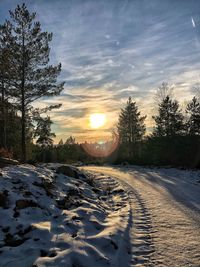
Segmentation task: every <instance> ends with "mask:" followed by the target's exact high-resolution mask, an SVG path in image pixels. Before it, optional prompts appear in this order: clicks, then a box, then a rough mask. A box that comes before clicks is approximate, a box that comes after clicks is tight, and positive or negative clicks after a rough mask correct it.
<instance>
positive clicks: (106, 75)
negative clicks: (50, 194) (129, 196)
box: [0, 0, 200, 141]
mask: <svg viewBox="0 0 200 267" xmlns="http://www.w3.org/2000/svg"><path fill="white" fill-rule="evenodd" d="M22 2H25V3H26V4H27V7H28V8H29V9H30V10H32V11H36V12H37V19H38V20H39V21H40V22H41V24H42V29H43V30H47V31H49V32H53V34H54V35H53V41H52V43H51V48H52V49H51V54H50V57H51V62H52V63H53V64H57V63H59V62H61V63H62V74H61V75H60V77H59V79H61V80H64V81H65V89H64V91H63V92H62V94H61V95H60V96H59V97H54V98H49V99H43V100H41V101H40V102H37V103H35V105H37V106H41V107H42V106H44V105H46V104H55V103H62V104H63V105H62V107H61V108H60V109H59V110H56V111H53V112H52V113H51V118H52V120H53V121H54V126H53V131H54V132H55V133H56V135H57V137H56V141H58V140H60V139H61V138H62V139H63V140H65V139H66V138H67V137H68V136H69V135H73V136H75V137H76V139H77V140H78V141H84V140H87V141H90V140H94V139H99V138H101V139H104V138H106V137H108V136H110V133H111V131H112V129H113V128H114V127H115V125H116V123H117V118H118V115H119V112H120V108H121V107H123V105H124V104H125V103H126V100H127V98H128V97H129V96H132V98H133V99H135V100H136V102H137V103H138V105H139V108H140V110H141V112H142V114H144V115H146V114H147V115H148V116H147V119H146V124H147V130H148V131H150V130H151V128H152V126H153V122H152V119H151V116H152V114H153V112H154V110H153V106H154V105H153V104H154V94H155V90H156V88H157V87H158V86H160V85H161V83H162V82H163V81H166V82H169V83H170V84H174V88H175V89H174V95H175V96H176V97H177V98H178V99H179V100H180V101H181V105H182V106H184V103H185V102H186V101H188V100H190V99H191V96H192V95H193V94H194V89H193V87H194V86H195V85H196V84H198V83H200V1H199V0H185V1H184V0H176V1H175V0H165V1H161V0H151V1H150V0H146V1H145V0H144V1H143V0H129V1H128V0H115V1H114V0H113V1H112V0H98V1H97V0H96V1H95V0H84V1H83V0H82V1H81V0H71V1H69V0H56V1H53V0H48V1H47V0H27V1H25V0H24V1H19V0H18V1H17V0H0V23H3V22H4V20H5V19H6V18H8V10H9V9H14V8H15V6H16V5H17V4H19V3H22ZM94 113H103V114H104V116H105V123H103V125H102V126H101V127H100V128H97V129H96V127H91V123H90V121H89V118H91V114H94ZM102 119H103V118H102Z"/></svg>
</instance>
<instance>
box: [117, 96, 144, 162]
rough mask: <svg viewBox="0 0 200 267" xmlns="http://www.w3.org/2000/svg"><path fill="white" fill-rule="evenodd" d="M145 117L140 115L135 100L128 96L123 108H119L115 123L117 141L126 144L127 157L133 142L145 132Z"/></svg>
mask: <svg viewBox="0 0 200 267" xmlns="http://www.w3.org/2000/svg"><path fill="white" fill-rule="evenodd" d="M145 118H146V116H141V115H140V112H139V111H138V107H137V105H136V102H133V101H132V99H131V97H129V99H128V101H127V104H126V106H125V108H122V109H121V113H120V115H119V121H118V125H117V128H118V135H119V141H120V143H121V144H124V145H127V146H128V153H129V157H132V148H133V144H135V143H137V142H139V141H141V140H142V138H143V136H144V134H145V131H146V127H145V124H144V120H145Z"/></svg>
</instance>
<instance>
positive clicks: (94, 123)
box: [89, 113, 106, 129]
mask: <svg viewBox="0 0 200 267" xmlns="http://www.w3.org/2000/svg"><path fill="white" fill-rule="evenodd" d="M89 121H90V127H91V128H92V129H98V128H100V127H102V126H104V125H105V123H106V115H105V114H103V113H93V114H91V115H90V117H89Z"/></svg>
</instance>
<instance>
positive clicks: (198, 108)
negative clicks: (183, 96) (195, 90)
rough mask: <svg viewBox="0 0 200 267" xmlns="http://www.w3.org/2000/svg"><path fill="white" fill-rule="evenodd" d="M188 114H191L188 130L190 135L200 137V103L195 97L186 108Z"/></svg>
mask: <svg viewBox="0 0 200 267" xmlns="http://www.w3.org/2000/svg"><path fill="white" fill-rule="evenodd" d="M186 113H188V114H189V119H188V121H187V129H188V133H189V134H190V135H200V102H199V101H198V99H197V98H196V97H193V99H192V100H191V102H190V103H188V105H187V107H186Z"/></svg>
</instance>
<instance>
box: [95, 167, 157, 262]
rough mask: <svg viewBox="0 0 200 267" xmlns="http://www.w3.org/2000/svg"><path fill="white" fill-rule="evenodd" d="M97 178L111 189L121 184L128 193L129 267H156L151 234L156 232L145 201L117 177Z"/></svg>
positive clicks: (100, 175)
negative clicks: (153, 258)
mask: <svg viewBox="0 0 200 267" xmlns="http://www.w3.org/2000/svg"><path fill="white" fill-rule="evenodd" d="M92 171H93V170H92ZM93 173H94V172H93ZM95 173H98V171H97V172H96V171H95ZM95 176H96V180H98V181H99V183H100V184H104V185H106V186H110V187H111V188H114V187H115V186H117V185H118V184H120V185H121V186H122V187H123V188H124V192H126V193H125V194H126V195H127V201H128V203H129V205H130V212H129V218H128V226H127V229H126V230H127V231H128V235H129V242H130V248H129V249H130V252H129V253H131V262H130V265H129V266H136V267H141V266H148V267H152V266H155V265H154V264H153V261H152V255H153V253H154V245H153V240H152V237H151V233H152V232H154V231H153V229H152V225H151V215H150V213H149V212H148V209H147V207H146V203H145V201H144V199H143V198H142V197H141V195H140V194H139V193H138V192H137V191H136V190H135V189H133V188H132V187H131V186H130V185H129V184H127V183H126V182H124V181H121V180H120V179H118V178H117V177H113V176H112V177H110V176H106V175H105V176H104V174H102V173H99V175H98V174H97V175H95Z"/></svg>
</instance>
